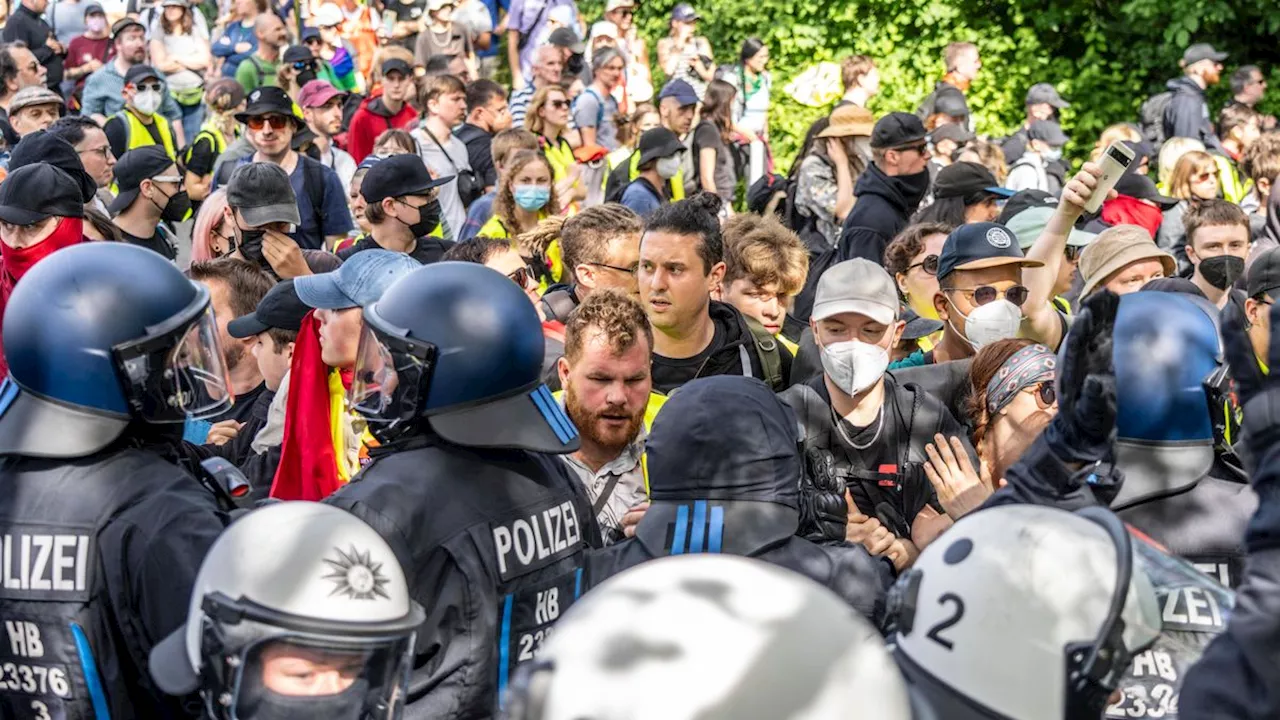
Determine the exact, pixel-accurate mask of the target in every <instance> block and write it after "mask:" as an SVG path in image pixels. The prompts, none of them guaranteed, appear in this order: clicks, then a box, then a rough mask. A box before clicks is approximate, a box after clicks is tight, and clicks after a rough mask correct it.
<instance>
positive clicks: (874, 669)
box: [505, 554, 913, 720]
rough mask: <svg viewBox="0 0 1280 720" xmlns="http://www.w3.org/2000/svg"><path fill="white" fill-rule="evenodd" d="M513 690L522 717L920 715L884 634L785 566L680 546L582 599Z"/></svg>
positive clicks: (830, 718) (881, 718) (814, 719)
mask: <svg viewBox="0 0 1280 720" xmlns="http://www.w3.org/2000/svg"><path fill="white" fill-rule="evenodd" d="M544 642H545V645H543V647H542V649H541V651H540V652H539V654H538V655H537V656H536V657H535V658H534V660H533V661H532V662H530V663H527V664H526V665H524V666H522V667H521V669H520V670H518V671H517V673H516V678H515V680H514V681H513V682H512V685H511V689H510V694H509V695H508V697H507V698H506V702H505V710H506V716H507V717H508V718H510V719H511V720H574V719H576V718H595V720H615V719H621V718H662V720H683V719H685V718H690V719H691V718H700V719H701V720H719V719H724V720H730V719H734V720H741V719H742V718H797V719H799V718H804V719H806V720H836V719H837V718H840V719H843V718H849V717H867V718H876V720H909V719H910V718H912V717H913V714H912V701H911V699H910V698H909V696H908V692H907V688H906V686H905V684H904V683H903V680H902V676H901V674H900V673H899V671H898V669H897V668H896V667H895V666H894V663H893V660H892V659H891V658H890V656H889V653H888V652H887V651H886V650H885V647H884V643H883V641H882V640H881V638H880V635H879V633H877V632H876V631H875V629H874V628H873V627H872V626H871V625H870V623H867V622H866V621H865V620H863V619H862V618H861V617H859V616H858V615H857V613H856V612H854V611H853V610H852V609H851V608H850V607H849V606H848V605H847V604H845V603H844V601H842V600H841V599H840V598H839V597H837V596H836V595H835V594H834V593H832V592H831V591H830V590H828V589H827V588H825V587H823V586H822V585H819V584H818V583H816V582H814V581H812V580H809V579H808V578H805V577H803V576H801V575H798V574H796V573H793V572H791V571H789V570H784V569H783V568H780V567H778V566H776V565H772V564H769V563H765V562H761V561H758V560H751V559H748V558H743V557H736V556H730V555H705V554H700V555H678V556H672V557H666V558H661V559H658V560H653V561H651V562H646V563H644V564H642V565H639V566H637V567H635V568H632V569H630V570H627V571H626V572H623V573H621V574H619V575H616V576H614V577H612V578H610V579H609V580H607V581H605V582H604V583H602V584H601V585H600V586H599V587H597V588H595V589H593V590H592V591H591V592H589V593H587V594H586V595H585V596H583V598H582V599H581V600H579V601H578V602H576V603H574V605H573V607H572V608H570V609H569V611H568V612H567V613H565V616H564V617H563V618H562V619H561V620H560V621H559V622H558V623H557V624H556V626H555V632H554V633H553V634H552V635H551V636H550V638H549V639H547V640H545V641H544Z"/></svg>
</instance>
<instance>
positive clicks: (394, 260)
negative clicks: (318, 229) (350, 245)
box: [293, 250, 422, 310]
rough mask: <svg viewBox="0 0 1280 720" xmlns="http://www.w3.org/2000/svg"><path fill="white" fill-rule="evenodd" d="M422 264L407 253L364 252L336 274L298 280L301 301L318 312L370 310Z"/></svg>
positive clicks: (294, 284) (348, 259)
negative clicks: (388, 289)
mask: <svg viewBox="0 0 1280 720" xmlns="http://www.w3.org/2000/svg"><path fill="white" fill-rule="evenodd" d="M421 267H422V264H421V263H419V262H418V261H417V260H414V259H413V258H411V257H409V256H408V255H405V254H404V253H398V252H392V251H390V250H361V251H360V252H358V253H356V254H354V255H352V256H351V257H349V258H347V259H346V261H345V262H343V263H342V266H341V267H339V268H338V269H337V270H334V271H333V272H327V273H321V274H319V275H303V276H301V277H297V278H294V280H293V287H294V289H295V290H296V291H297V293H298V299H299V300H301V301H302V302H303V303H305V304H306V305H308V306H309V307H313V308H316V309H317V310H346V309H348V308H354V307H368V306H369V305H372V304H373V303H375V302H377V300H378V298H380V297H382V293H384V292H386V290H387V288H389V287H391V285H392V284H393V283H395V281H396V280H399V279H400V278H402V277H404V276H405V275H408V274H409V273H411V272H413V271H414V270H418V269H420V268H421Z"/></svg>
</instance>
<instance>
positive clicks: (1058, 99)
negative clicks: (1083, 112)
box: [1027, 83, 1071, 110]
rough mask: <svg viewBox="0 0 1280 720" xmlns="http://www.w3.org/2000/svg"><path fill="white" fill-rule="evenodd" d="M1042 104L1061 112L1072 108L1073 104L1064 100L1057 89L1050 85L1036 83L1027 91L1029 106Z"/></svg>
mask: <svg viewBox="0 0 1280 720" xmlns="http://www.w3.org/2000/svg"><path fill="white" fill-rule="evenodd" d="M1042 103H1044V104H1048V105H1052V106H1054V107H1056V108H1058V109H1059V110H1061V109H1062V108H1065V107H1071V103H1069V102H1067V101H1066V100H1063V99H1062V96H1061V95H1059V94H1058V91H1057V89H1056V88H1054V87H1053V86H1052V85H1050V84H1049V83H1036V84H1035V85H1032V86H1031V89H1030V90H1028V91H1027V104H1028V105H1040V104H1042Z"/></svg>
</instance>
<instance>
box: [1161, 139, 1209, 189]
mask: <svg viewBox="0 0 1280 720" xmlns="http://www.w3.org/2000/svg"><path fill="white" fill-rule="evenodd" d="M1192 150H1199V151H1200V152H1204V143H1202V142H1200V141H1199V140H1196V139H1195V138H1186V137H1174V138H1169V139H1168V140H1165V141H1164V145H1162V146H1161V147H1160V170H1159V180H1160V187H1164V188H1167V187H1169V182H1170V180H1171V179H1172V176H1173V168H1174V167H1175V166H1176V165H1177V164H1178V159H1179V158H1181V157H1182V156H1183V155H1186V154H1187V153H1189V152H1191V151H1192Z"/></svg>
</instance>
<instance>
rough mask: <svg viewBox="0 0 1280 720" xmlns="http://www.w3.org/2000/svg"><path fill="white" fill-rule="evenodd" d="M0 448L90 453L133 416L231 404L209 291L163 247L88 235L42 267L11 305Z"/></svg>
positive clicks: (170, 415)
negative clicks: (98, 240)
mask: <svg viewBox="0 0 1280 720" xmlns="http://www.w3.org/2000/svg"><path fill="white" fill-rule="evenodd" d="M4 352H5V359H6V360H8V363H9V377H8V378H7V379H6V380H5V382H4V385H3V387H0V454H13V455H27V456H32V457H61V458H69V457H83V456H85V455H90V454H93V453H95V452H98V451H99V450H101V449H103V448H104V447H106V446H107V445H109V444H110V443H111V442H113V441H114V440H116V439H117V438H119V437H120V436H121V435H122V434H123V433H124V432H125V430H126V428H127V426H128V425H129V423H130V422H131V421H141V422H145V423H154V424H173V425H180V424H181V423H183V422H185V421H186V420H187V419H188V418H201V417H211V416H215V415H218V414H220V413H222V412H224V411H225V410H226V409H227V408H228V407H230V405H231V401H232V395H231V392H230V390H229V388H230V381H229V380H228V378H227V374H226V370H225V369H224V367H223V361H222V350H221V348H220V347H219V346H218V328H217V325H216V324H215V322H214V319H213V311H212V309H211V308H210V303H209V292H208V290H206V289H205V288H203V287H202V286H200V285H199V284H197V283H193V282H191V281H190V280H188V279H187V278H186V277H185V276H183V274H182V273H181V272H180V271H179V270H178V269H177V268H176V267H174V265H173V264H172V263H170V262H169V261H168V260H166V259H164V258H163V257H161V256H160V255H158V254H156V253H154V252H152V251H150V250H146V249H144V248H140V247H137V246H134V245H128V244H125V243H85V244H80V245H75V246H73V247H68V248H65V249H62V250H59V251H57V252H55V253H54V254H53V255H51V256H50V257H49V258H47V259H46V260H44V261H43V262H40V263H37V264H36V265H35V266H34V267H33V268H32V269H31V270H30V271H29V272H28V273H27V274H26V275H25V276H23V279H22V281H21V282H20V283H18V284H17V286H16V287H15V288H14V290H13V293H12V295H10V297H9V301H8V304H7V305H6V307H5V312H4Z"/></svg>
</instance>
